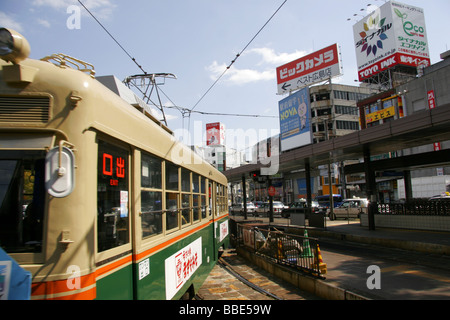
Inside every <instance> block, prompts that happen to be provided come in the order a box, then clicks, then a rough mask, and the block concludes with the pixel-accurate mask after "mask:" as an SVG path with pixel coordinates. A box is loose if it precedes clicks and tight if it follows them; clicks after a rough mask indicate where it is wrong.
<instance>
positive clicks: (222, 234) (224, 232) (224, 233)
mask: <svg viewBox="0 0 450 320" xmlns="http://www.w3.org/2000/svg"><path fill="white" fill-rule="evenodd" d="M227 235H228V220H227V221H224V222H222V223H221V224H220V234H219V242H222V240H223V239H225V238H226V236H227Z"/></svg>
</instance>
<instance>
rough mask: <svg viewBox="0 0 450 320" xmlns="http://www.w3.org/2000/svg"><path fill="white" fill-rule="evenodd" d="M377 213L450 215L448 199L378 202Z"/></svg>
mask: <svg viewBox="0 0 450 320" xmlns="http://www.w3.org/2000/svg"><path fill="white" fill-rule="evenodd" d="M377 213H378V214H395V215H428V216H448V215H450V201H430V200H419V199H416V200H412V201H408V202H405V203H379V204H378V211H377Z"/></svg>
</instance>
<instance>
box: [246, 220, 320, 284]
mask: <svg viewBox="0 0 450 320" xmlns="http://www.w3.org/2000/svg"><path fill="white" fill-rule="evenodd" d="M237 245H238V246H245V247H247V248H249V249H251V250H253V251H254V252H255V254H258V255H261V256H264V257H265V258H267V259H270V260H272V261H274V262H276V263H278V264H281V265H285V266H288V267H291V268H295V269H297V270H299V271H301V272H305V273H308V274H311V275H313V276H315V277H319V278H324V274H325V273H326V265H325V264H324V263H323V262H322V261H321V260H322V258H321V255H320V248H319V242H318V239H317V238H311V237H308V236H307V234H305V236H300V235H293V234H286V233H284V232H282V231H279V230H277V229H276V228H273V227H272V228H270V229H269V230H266V229H261V228H258V227H255V226H252V225H248V224H238V225H237ZM323 266H325V268H323Z"/></svg>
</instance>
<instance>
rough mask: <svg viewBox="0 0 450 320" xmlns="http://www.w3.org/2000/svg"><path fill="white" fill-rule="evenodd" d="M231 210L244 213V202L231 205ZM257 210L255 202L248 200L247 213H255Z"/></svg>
mask: <svg viewBox="0 0 450 320" xmlns="http://www.w3.org/2000/svg"><path fill="white" fill-rule="evenodd" d="M231 211H232V212H233V213H239V214H243V213H244V204H243V203H239V204H234V205H232V206H231ZM255 212H256V207H255V205H254V204H253V202H247V213H253V214H254V213H255Z"/></svg>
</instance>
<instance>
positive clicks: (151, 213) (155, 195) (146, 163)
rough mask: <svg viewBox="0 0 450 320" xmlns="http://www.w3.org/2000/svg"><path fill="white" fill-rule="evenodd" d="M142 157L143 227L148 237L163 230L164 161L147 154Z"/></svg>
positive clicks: (144, 234) (143, 231)
mask: <svg viewBox="0 0 450 320" xmlns="http://www.w3.org/2000/svg"><path fill="white" fill-rule="evenodd" d="M141 158H142V160H141V162H142V163H141V212H142V219H141V227H142V238H146V237H149V236H152V235H157V234H161V233H162V231H163V223H162V221H163V220H162V213H163V211H162V190H161V187H162V175H161V172H162V161H161V160H160V159H158V158H155V157H152V156H150V155H147V154H142V156H141Z"/></svg>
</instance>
